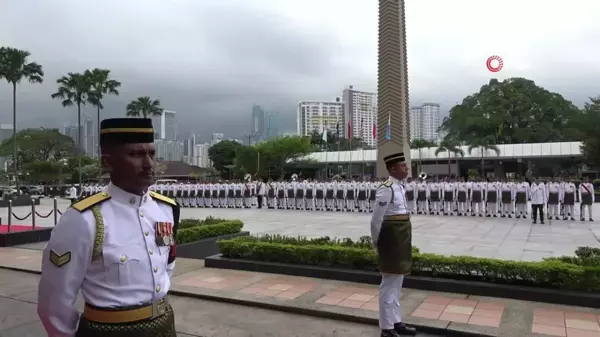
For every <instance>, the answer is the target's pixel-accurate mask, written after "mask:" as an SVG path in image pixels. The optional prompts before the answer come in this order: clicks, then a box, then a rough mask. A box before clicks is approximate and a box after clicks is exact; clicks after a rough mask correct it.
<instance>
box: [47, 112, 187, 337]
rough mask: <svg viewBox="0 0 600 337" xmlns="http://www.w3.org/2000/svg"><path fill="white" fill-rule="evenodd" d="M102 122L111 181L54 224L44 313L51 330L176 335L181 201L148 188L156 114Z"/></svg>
mask: <svg viewBox="0 0 600 337" xmlns="http://www.w3.org/2000/svg"><path fill="white" fill-rule="evenodd" d="M100 128H101V130H100V147H101V153H102V156H101V160H102V165H103V168H104V169H105V170H106V171H107V172H109V174H110V183H109V184H108V186H107V187H106V189H105V190H104V191H102V192H99V193H95V194H92V195H91V196H88V197H86V198H84V199H82V200H80V201H78V202H76V203H74V204H73V205H72V206H71V207H70V208H69V209H68V210H67V211H66V212H65V213H64V214H63V216H62V217H61V218H60V221H59V223H58V224H57V225H56V227H55V228H54V230H53V232H52V237H51V238H50V241H49V242H48V245H47V246H46V248H45V249H44V253H43V260H42V274H41V279H40V283H39V290H38V314H39V317H40V319H41V322H42V324H43V326H44V328H45V330H46V332H47V335H48V336H49V337H71V336H76V337H176V335H177V334H176V332H175V319H174V314H173V309H172V307H171V305H170V304H169V300H168V297H167V294H168V292H169V288H170V285H171V276H172V273H173V270H174V268H175V256H176V253H175V247H176V246H175V237H176V233H177V227H178V222H179V206H178V204H177V203H176V202H175V200H173V199H171V198H168V197H166V196H164V195H162V194H159V193H155V192H152V191H149V190H148V187H149V186H150V185H151V184H152V183H153V176H154V172H153V170H154V161H155V158H154V156H155V150H154V144H153V142H154V139H153V135H154V130H153V128H152V121H151V120H150V119H141V118H134V119H131V118H117V119H107V120H104V121H102V123H101V125H100ZM79 292H81V294H82V296H83V299H84V301H85V306H84V309H83V313H81V314H80V313H79V312H78V310H77V308H76V302H77V296H78V294H79Z"/></svg>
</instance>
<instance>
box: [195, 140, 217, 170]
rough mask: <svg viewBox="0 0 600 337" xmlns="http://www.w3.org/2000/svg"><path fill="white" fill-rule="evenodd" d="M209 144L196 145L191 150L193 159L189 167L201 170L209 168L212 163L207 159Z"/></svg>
mask: <svg viewBox="0 0 600 337" xmlns="http://www.w3.org/2000/svg"><path fill="white" fill-rule="evenodd" d="M210 147H211V144H209V143H205V144H196V145H195V146H194V150H193V157H192V163H191V165H194V166H198V167H202V168H211V167H212V161H211V160H210V158H209V157H208V149H210Z"/></svg>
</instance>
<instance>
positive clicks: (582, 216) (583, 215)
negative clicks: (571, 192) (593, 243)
mask: <svg viewBox="0 0 600 337" xmlns="http://www.w3.org/2000/svg"><path fill="white" fill-rule="evenodd" d="M586 208H587V210H588V218H589V219H591V218H592V205H584V204H581V218H582V219H583V218H585V209H586Z"/></svg>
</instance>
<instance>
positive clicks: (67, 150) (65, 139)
mask: <svg viewBox="0 0 600 337" xmlns="http://www.w3.org/2000/svg"><path fill="white" fill-rule="evenodd" d="M13 144H14V142H13V138H7V139H5V140H4V141H2V143H0V156H3V157H4V156H6V157H10V155H11V153H12V148H13ZM17 145H18V147H17V160H18V162H19V163H20V164H21V165H25V164H28V163H31V162H35V161H53V160H55V159H56V158H61V157H68V156H70V155H71V154H72V153H73V152H74V149H75V145H74V143H73V139H71V137H69V136H66V135H63V134H61V133H60V132H59V131H58V129H44V128H40V129H25V130H21V131H19V132H17Z"/></svg>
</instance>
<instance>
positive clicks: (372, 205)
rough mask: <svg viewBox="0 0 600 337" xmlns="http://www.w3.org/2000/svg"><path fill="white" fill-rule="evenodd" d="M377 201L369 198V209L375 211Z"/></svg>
mask: <svg viewBox="0 0 600 337" xmlns="http://www.w3.org/2000/svg"><path fill="white" fill-rule="evenodd" d="M376 202H377V201H376V200H369V211H371V212H372V211H373V209H375V203H376Z"/></svg>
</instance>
